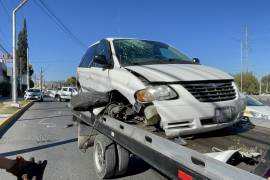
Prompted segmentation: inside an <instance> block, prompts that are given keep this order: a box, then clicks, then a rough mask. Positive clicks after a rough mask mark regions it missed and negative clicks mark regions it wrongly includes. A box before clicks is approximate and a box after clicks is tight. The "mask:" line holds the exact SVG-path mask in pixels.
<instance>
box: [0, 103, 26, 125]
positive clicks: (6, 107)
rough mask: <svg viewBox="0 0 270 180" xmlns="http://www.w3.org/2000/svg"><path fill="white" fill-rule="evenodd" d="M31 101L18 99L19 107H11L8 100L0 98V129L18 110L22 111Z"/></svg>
mask: <svg viewBox="0 0 270 180" xmlns="http://www.w3.org/2000/svg"><path fill="white" fill-rule="evenodd" d="M30 102H31V101H25V100H23V98H19V99H18V103H19V104H20V107H12V106H11V103H12V101H11V99H9V98H0V127H2V125H4V124H6V123H7V120H8V119H9V118H10V117H11V116H12V115H14V114H16V113H17V112H18V111H19V110H22V109H23V108H24V107H25V106H26V105H27V104H29V103H30Z"/></svg>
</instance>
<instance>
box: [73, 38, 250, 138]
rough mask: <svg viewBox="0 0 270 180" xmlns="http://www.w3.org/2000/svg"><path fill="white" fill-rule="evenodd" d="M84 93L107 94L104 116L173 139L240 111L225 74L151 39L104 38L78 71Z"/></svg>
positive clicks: (223, 123) (231, 119)
mask: <svg viewBox="0 0 270 180" xmlns="http://www.w3.org/2000/svg"><path fill="white" fill-rule="evenodd" d="M77 74H78V81H79V83H80V87H81V90H82V91H83V92H87V91H89V92H90V91H91V90H95V91H99V92H108V93H110V94H111V102H110V104H109V105H108V106H107V107H106V108H107V110H106V113H108V114H109V115H110V116H112V117H114V118H117V119H119V120H122V121H130V120H131V119H134V120H136V121H142V122H144V123H145V125H146V126H147V125H150V126H155V127H157V126H158V127H159V128H160V129H162V130H163V131H165V133H166V135H167V136H168V137H177V136H180V135H188V134H195V133H201V132H206V131H212V130H217V129H221V128H224V127H227V126H231V125H233V124H234V123H236V122H237V121H238V119H239V118H238V117H239V116H240V115H241V112H242V111H243V110H244V108H245V101H244V99H242V98H241V97H240V94H239V91H238V89H237V87H236V85H235V83H234V79H233V77H232V76H230V75H229V74H227V73H225V72H223V71H221V70H218V69H215V68H212V67H208V66H204V65H201V64H200V62H199V60H198V59H197V58H193V59H192V58H190V57H188V56H186V55H184V54H183V53H181V52H180V51H178V50H177V49H175V48H174V47H172V46H170V45H168V44H165V43H161V42H156V41H150V40H140V39H128V38H106V39H102V40H100V41H98V42H96V43H94V44H93V45H91V46H90V47H89V48H88V50H87V51H86V53H85V55H84V56H83V58H82V61H81V63H80V65H79V67H78V68H77Z"/></svg>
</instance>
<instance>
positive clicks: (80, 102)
mask: <svg viewBox="0 0 270 180" xmlns="http://www.w3.org/2000/svg"><path fill="white" fill-rule="evenodd" d="M108 103H109V97H108V94H107V93H102V92H97V91H94V90H93V91H89V92H81V93H79V94H77V95H75V96H72V98H71V100H70V104H71V107H72V109H73V110H75V111H89V110H90V109H92V108H96V107H102V106H106V105H107V104H108Z"/></svg>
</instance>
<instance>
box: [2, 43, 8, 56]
mask: <svg viewBox="0 0 270 180" xmlns="http://www.w3.org/2000/svg"><path fill="white" fill-rule="evenodd" d="M0 48H1V49H2V50H3V51H4V52H5V53H7V54H9V53H8V51H7V50H6V48H5V47H4V46H3V45H2V44H1V43H0Z"/></svg>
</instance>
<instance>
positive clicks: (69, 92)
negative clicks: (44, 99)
mask: <svg viewBox="0 0 270 180" xmlns="http://www.w3.org/2000/svg"><path fill="white" fill-rule="evenodd" d="M76 94H78V89H77V88H76V87H62V88H61V89H60V90H58V91H55V92H54V93H52V95H50V96H52V97H54V98H55V100H56V101H58V102H60V101H62V100H64V101H69V100H70V99H71V97H72V96H74V95H76Z"/></svg>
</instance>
